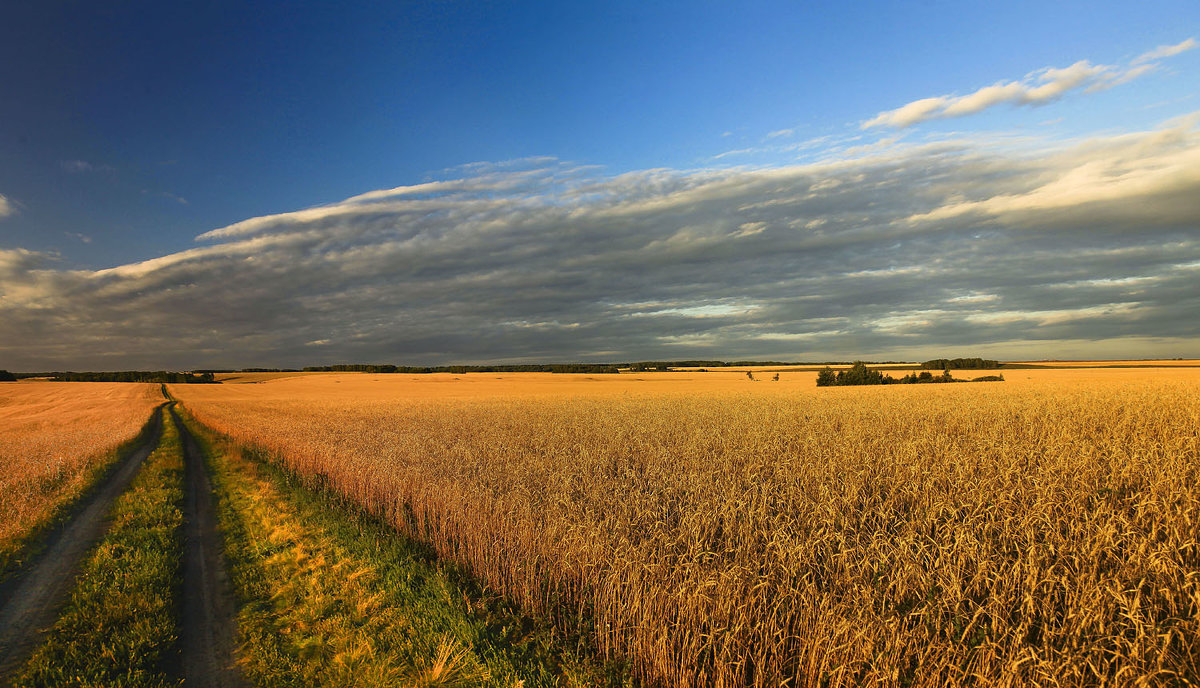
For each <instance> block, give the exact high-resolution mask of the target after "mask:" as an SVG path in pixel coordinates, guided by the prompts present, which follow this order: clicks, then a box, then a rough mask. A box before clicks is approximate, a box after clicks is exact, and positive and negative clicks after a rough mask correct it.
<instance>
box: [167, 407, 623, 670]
mask: <svg viewBox="0 0 1200 688" xmlns="http://www.w3.org/2000/svg"><path fill="white" fill-rule="evenodd" d="M180 410H181V411H183V409H180ZM182 415H183V417H184V419H185V421H186V422H187V423H188V425H189V427H190V428H191V429H192V431H193V433H194V434H195V435H196V437H197V440H198V441H199V442H200V443H201V445H202V446H203V448H204V451H205V454H206V460H207V461H208V463H209V468H210V472H211V474H212V476H213V479H214V483H215V491H216V495H217V498H218V511H219V514H220V520H221V528H222V530H223V531H224V533H225V542H226V554H227V558H228V561H229V567H230V568H229V571H230V578H231V580H232V583H233V587H234V591H235V594H236V595H237V596H238V598H239V602H240V611H239V616H238V626H239V630H240V633H241V635H242V637H241V639H240V640H241V644H242V658H241V662H242V665H243V671H244V673H245V676H246V678H247V679H248V680H249V681H250V682H252V683H254V684H257V685H261V686H344V685H354V686H359V687H363V688H366V687H369V686H504V687H516V686H525V687H526V688H532V687H533V686H606V687H618V686H629V685H631V681H630V679H629V677H628V672H627V671H626V670H625V669H624V668H623V667H621V666H618V665H616V664H613V663H605V662H603V661H602V660H600V659H599V658H597V657H585V656H581V655H580V654H579V653H576V652H573V651H569V650H564V649H563V647H562V646H561V645H559V644H556V642H555V637H554V633H553V632H552V630H551V629H549V628H547V627H546V626H545V625H544V624H539V623H537V622H536V621H534V620H532V619H529V618H527V617H523V616H521V615H520V614H519V613H518V612H517V611H516V610H515V609H513V608H512V607H511V606H510V605H508V604H506V603H504V602H503V601H502V600H501V599H499V598H497V597H495V596H491V595H487V594H486V593H484V592H483V591H481V590H480V589H479V588H478V586H476V585H475V584H473V583H472V582H471V581H470V579H469V578H468V577H466V576H465V575H463V574H462V573H461V572H460V571H458V570H457V569H456V568H455V567H453V566H452V565H449V564H447V563H445V562H439V561H437V560H436V559H435V558H434V556H433V554H432V552H431V551H430V549H429V548H428V547H425V546H423V545H421V544H420V543H416V542H413V541H411V540H409V539H407V538H405V537H403V536H401V535H399V534H397V533H396V532H395V531H393V530H391V529H390V528H388V527H387V526H385V525H383V524H381V523H380V522H379V521H378V520H376V519H374V518H372V517H370V516H369V515H366V514H364V513H362V512H361V511H359V510H357V509H356V508H354V507H353V505H349V504H346V503H345V502H344V501H343V500H340V499H338V498H337V497H336V496H334V495H332V494H331V493H329V492H328V491H327V490H324V489H320V488H317V489H313V488H311V487H309V486H306V485H304V484H302V482H301V481H300V480H299V479H298V478H297V477H296V476H294V475H293V474H291V473H288V472H287V471H285V470H283V469H281V468H279V467H277V466H275V465H273V464H272V463H270V462H268V461H265V460H263V457H262V456H260V455H258V454H256V453H255V452H252V451H249V450H246V449H244V448H242V447H239V446H237V445H235V444H233V443H232V442H230V441H228V440H226V439H225V438H222V437H218V436H216V435H215V434H213V433H211V432H208V431H207V430H206V429H205V428H203V427H201V426H199V424H197V423H196V422H195V421H194V420H192V419H191V418H190V417H189V416H188V415H187V414H186V412H185V411H184V412H183V413H182Z"/></svg>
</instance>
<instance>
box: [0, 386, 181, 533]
mask: <svg viewBox="0 0 1200 688" xmlns="http://www.w3.org/2000/svg"><path fill="white" fill-rule="evenodd" d="M162 401H163V398H162V394H161V393H160V391H159V386H158V385H150V384H125V383H92V382H21V383H5V384H0V466H2V468H0V553H2V552H4V551H6V550H7V549H9V548H10V547H11V546H13V543H14V542H15V541H16V540H18V539H19V538H20V537H21V536H22V535H24V534H26V533H27V532H29V530H30V529H31V528H33V527H34V526H36V525H37V524H39V523H41V522H42V521H43V520H44V519H45V518H46V517H47V516H48V515H49V513H50V512H51V511H52V510H53V509H54V507H55V506H56V505H57V504H59V503H61V502H62V501H63V500H65V499H69V498H70V497H71V496H73V495H75V494H77V493H78V492H79V491H80V490H81V489H82V488H83V487H84V484H85V482H86V481H87V479H88V475H89V472H90V470H91V469H92V468H94V467H95V466H96V465H97V464H98V463H99V462H101V461H102V460H103V459H104V458H105V457H106V456H107V455H108V454H109V452H111V451H112V450H113V449H115V448H116V447H118V446H119V445H120V444H122V443H123V442H126V441H128V440H130V439H132V438H134V437H136V436H137V434H138V432H139V431H140V430H141V429H142V426H144V425H145V424H146V420H147V419H148V418H149V417H150V411H151V410H152V409H153V408H154V407H155V406H157V405H158V404H159V403H160V402H162Z"/></svg>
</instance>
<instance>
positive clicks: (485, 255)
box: [0, 120, 1200, 369]
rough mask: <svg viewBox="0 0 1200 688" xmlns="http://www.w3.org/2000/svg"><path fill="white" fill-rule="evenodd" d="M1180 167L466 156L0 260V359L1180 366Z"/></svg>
mask: <svg viewBox="0 0 1200 688" xmlns="http://www.w3.org/2000/svg"><path fill="white" fill-rule="evenodd" d="M1196 170H1200V131H1197V128H1196V123H1195V121H1194V120H1190V121H1188V120H1180V121H1176V122H1173V123H1171V125H1170V126H1168V127H1166V128H1163V129H1156V130H1151V131H1144V132H1138V133H1132V134H1125V135H1120V136H1108V137H1101V138H1093V139H1090V140H1087V141H1082V142H1079V143H1078V145H1074V146H1072V147H1061V148H1059V149H1056V150H1051V151H1041V152H1040V153H1039V155H1037V156H1031V155H1028V154H1027V152H1026V151H1025V150H1024V149H1011V150H1008V149H1003V148H999V147H997V146H996V145H995V144H994V142H991V141H988V142H986V143H982V144H980V143H972V142H971V141H969V140H957V141H954V142H940V143H930V144H923V145H911V144H910V145H907V146H899V145H896V146H891V147H886V146H884V147H879V148H878V149H875V150H871V151H867V152H865V153H864V154H863V155H861V156H859V157H856V158H853V159H839V160H828V161H825V162H821V163H814V164H806V165H796V166H790V167H778V168H771V169H756V170H747V169H699V170H691V171H679V170H644V171H640V172H634V173H629V174H622V175H618V176H604V175H600V174H598V173H596V172H595V171H594V170H587V169H584V168H579V167H577V166H572V165H567V164H563V163H556V162H548V161H527V162H526V163H524V164H521V165H515V166H513V165H507V166H505V165H501V166H479V167H476V168H472V169H471V170H464V171H463V172H462V173H461V174H460V175H459V176H457V177H455V178H447V179H443V180H438V181H434V182H429V183H427V184H420V185H412V186H403V187H396V188H392V189H381V190H378V191H371V192H367V193H363V194H359V195H357V196H354V197H352V198H348V199H346V200H344V201H341V202H339V203H335V204H331V205H328V206H322V207H318V208H310V209H306V210H299V211H296V212H292V213H283V214H279V215H272V216H264V217H259V218H252V219H249V220H246V221H244V222H240V223H237V224H235V225H230V226H228V227H224V228H220V229H216V230H213V231H211V232H207V233H205V234H204V235H201V237H199V238H201V239H202V240H203V241H202V242H201V243H200V244H199V245H198V246H196V247H194V248H190V249H188V250H186V251H181V252H178V253H173V254H170V255H166V256H162V257H159V258H155V259H153V260H149V261H143V262H140V263H134V264H129V265H121V266H117V267H115V268H110V269H106V270H94V271H86V270H61V269H55V268H54V266H53V265H54V264H53V262H52V261H51V257H49V256H44V255H41V254H37V253H35V252H31V251H21V250H16V251H13V250H8V251H0V321H3V322H4V323H5V331H6V336H5V337H4V338H2V339H0V358H3V359H4V360H5V364H6V365H7V366H9V367H11V368H17V369H54V368H58V367H62V366H66V365H75V366H80V367H126V366H134V367H143V366H158V365H162V366H179V365H196V366H203V365H213V366H216V365H254V364H256V363H264V364H266V363H274V364H279V365H300V364H306V363H312V364H315V363H323V362H336V361H392V362H404V361H409V362H431V363H432V362H450V361H481V360H497V359H504V360H529V359H541V360H548V359H554V360H605V359H607V360H612V359H618V360H619V359H647V358H677V357H678V358H693V357H710V356H718V357H719V356H732V357H759V356H761V357H771V358H774V357H798V358H816V359H824V358H845V357H850V356H855V355H869V356H886V357H914V356H916V357H919V356H920V355H922V354H926V353H927V354H929V355H931V356H932V355H935V354H941V353H955V354H957V353H961V354H965V355H973V354H976V353H978V354H980V355H983V354H987V355H999V356H1004V355H1020V354H1023V355H1041V356H1055V355H1060V354H1061V355H1067V354H1068V353H1070V354H1072V355H1079V353H1080V352H1081V351H1082V352H1084V355H1087V354H1088V353H1089V352H1090V353H1091V354H1093V355H1130V356H1131V355H1188V354H1194V353H1195V350H1194V347H1195V345H1196V339H1195V336H1196V333H1195V328H1194V319H1193V317H1192V315H1193V314H1194V313H1196V312H1200V289H1198V288H1197V285H1198V284H1200V238H1197V237H1196V234H1195V227H1196V226H1197V225H1198V224H1200V207H1198V206H1197V205H1196V203H1195V199H1196V198H1197V197H1200V173H1197V172H1196ZM162 352H175V353H173V354H171V355H169V356H168V355H164V354H163V353H162Z"/></svg>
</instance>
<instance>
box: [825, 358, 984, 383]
mask: <svg viewBox="0 0 1200 688" xmlns="http://www.w3.org/2000/svg"><path fill="white" fill-rule="evenodd" d="M1003 381H1004V376H1003V375H985V376H984V377H977V378H975V379H973V380H959V379H956V378H954V377H953V376H951V375H950V370H949V369H947V368H943V369H942V374H941V375H934V374H933V373H931V372H929V371H927V370H924V371H921V372H920V373H915V372H914V373H909V374H908V375H905V376H904V377H902V378H900V379H898V380H897V379H896V378H894V377H892V376H891V375H887V374H885V373H883V372H880V371H878V370H872V369H870V368H868V367H867V364H866V363H863V362H862V361H855V362H854V365H852V366H850V368H849V369H847V370H839V371H836V372H835V371H834V370H833V368H829V367H826V368H825V369H824V370H821V371H820V372H818V373H817V386H818V387H841V386H846V385H921V384H938V383H945V382H1003Z"/></svg>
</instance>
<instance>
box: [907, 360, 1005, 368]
mask: <svg viewBox="0 0 1200 688" xmlns="http://www.w3.org/2000/svg"><path fill="white" fill-rule="evenodd" d="M1000 365H1001V363H1000V362H999V361H992V360H989V359H986V358H935V359H933V360H932V361H925V362H924V363H922V364H921V367H922V368H924V369H925V370H991V369H993V368H999V367H1000Z"/></svg>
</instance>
